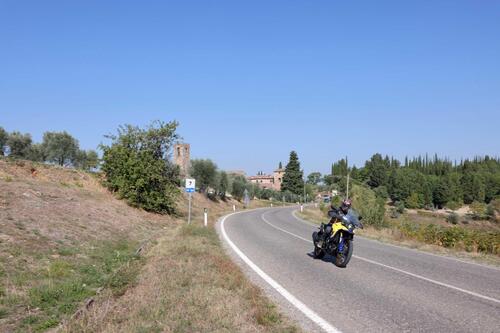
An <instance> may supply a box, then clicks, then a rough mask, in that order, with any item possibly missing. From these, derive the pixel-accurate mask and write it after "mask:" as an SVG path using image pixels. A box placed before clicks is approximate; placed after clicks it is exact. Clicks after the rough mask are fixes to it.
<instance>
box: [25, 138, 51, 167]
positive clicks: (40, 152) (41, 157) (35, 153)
mask: <svg viewBox="0 0 500 333" xmlns="http://www.w3.org/2000/svg"><path fill="white" fill-rule="evenodd" d="M26 158H27V159H28V160H31V161H35V162H45V160H46V159H47V154H46V152H45V149H44V147H43V145H42V144H40V143H34V144H32V145H31V146H30V148H29V149H28V152H27V154H26Z"/></svg>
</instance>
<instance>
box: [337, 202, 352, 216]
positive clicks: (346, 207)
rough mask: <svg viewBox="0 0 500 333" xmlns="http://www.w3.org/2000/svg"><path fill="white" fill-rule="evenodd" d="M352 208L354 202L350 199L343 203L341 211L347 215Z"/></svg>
mask: <svg viewBox="0 0 500 333" xmlns="http://www.w3.org/2000/svg"><path fill="white" fill-rule="evenodd" d="M351 206H352V201H351V200H350V199H345V200H344V201H342V204H341V205H340V209H341V210H342V213H344V214H347V213H348V212H349V209H351Z"/></svg>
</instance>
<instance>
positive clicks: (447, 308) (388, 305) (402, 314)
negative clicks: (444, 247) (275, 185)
mask: <svg viewBox="0 0 500 333" xmlns="http://www.w3.org/2000/svg"><path fill="white" fill-rule="evenodd" d="M295 209H296V208H274V209H272V208H270V209H259V210H253V211H248V212H241V213H236V214H231V215H229V216H227V217H225V218H223V219H222V220H221V221H220V222H219V224H218V229H219V232H220V234H221V237H222V239H223V240H224V242H225V244H226V245H228V247H229V249H230V252H231V255H232V256H233V257H234V258H235V260H236V261H237V262H238V263H239V264H240V265H241V266H242V267H243V269H244V271H245V272H246V273H247V274H248V275H249V276H250V278H251V279H252V280H253V281H254V282H256V283H258V284H259V285H260V286H262V287H263V288H264V289H265V290H266V291H267V293H268V294H270V296H271V297H272V298H273V299H274V300H276V301H277V302H278V303H279V304H281V307H282V308H283V309H284V310H285V312H287V313H288V315H289V316H291V317H292V318H295V319H296V320H297V321H299V322H300V323H301V325H302V326H303V327H304V329H305V330H306V331H317V332H323V331H327V332H500V270H499V269H497V268H493V267H488V266H482V265H478V264H473V263H467V262H463V261H459V260H455V259H453V258H448V257H442V256H437V255H432V254H427V253H424V252H419V251H415V250H411V249H405V248H401V247H397V246H392V245H387V244H382V243H379V242H376V241H372V240H368V239H365V238H360V237H357V238H355V242H354V243H355V245H354V256H353V258H352V259H351V262H350V263H349V265H348V266H347V268H345V269H341V268H338V267H336V266H335V265H334V264H333V263H332V262H331V258H325V259H323V260H315V259H313V258H311V257H310V255H309V253H310V252H311V250H312V243H311V241H310V239H311V233H312V232H313V231H314V230H315V229H316V227H315V226H313V225H311V224H309V223H307V222H305V221H302V220H300V219H298V218H296V217H295V216H294V215H293V211H294V210H295Z"/></svg>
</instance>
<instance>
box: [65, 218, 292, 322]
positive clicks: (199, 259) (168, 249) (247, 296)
mask: <svg viewBox="0 0 500 333" xmlns="http://www.w3.org/2000/svg"><path fill="white" fill-rule="evenodd" d="M147 261H148V262H147V264H146V265H145V266H144V269H143V270H142V273H141V276H140V279H139V280H140V283H139V284H138V285H137V286H136V287H134V288H132V289H130V290H129V291H128V292H127V293H126V294H125V295H124V296H123V297H121V298H119V299H115V300H113V299H112V298H110V297H107V298H102V299H101V300H100V302H99V304H98V305H96V306H95V308H94V310H93V311H90V312H88V313H87V314H86V315H85V316H84V317H82V318H81V319H79V320H77V321H74V322H71V323H70V324H69V325H67V326H66V327H65V329H64V331H66V332H75V331H77V332H84V331H94V332H103V331H105V332H296V331H297V329H296V328H295V327H294V326H291V325H290V324H289V323H288V321H287V320H285V319H284V318H283V317H282V316H281V315H280V314H279V313H278V312H277V310H276V308H275V307H274V305H272V304H271V303H270V302H269V301H267V300H266V298H265V297H263V296H262V295H261V292H260V290H259V289H258V288H256V287H255V286H253V285H252V284H250V283H249V282H248V281H247V280H246V278H245V277H244V276H243V274H242V273H241V271H240V270H239V268H238V267H237V266H236V265H235V264H234V263H233V262H232V261H231V260H230V259H229V258H228V257H227V256H226V255H225V254H224V252H223V250H222V248H221V246H220V244H219V239H218V237H217V234H216V233H215V230H214V229H213V228H203V227H201V226H193V225H191V226H187V225H183V226H178V227H176V228H175V229H172V230H169V231H168V232H167V234H166V235H165V236H163V237H161V238H160V240H159V242H158V245H157V246H155V247H154V248H153V249H152V250H151V251H150V252H149V253H148V255H147Z"/></svg>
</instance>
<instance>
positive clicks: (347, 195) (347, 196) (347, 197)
mask: <svg viewBox="0 0 500 333" xmlns="http://www.w3.org/2000/svg"><path fill="white" fill-rule="evenodd" d="M349 175H350V173H347V190H346V194H345V196H346V199H349Z"/></svg>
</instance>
